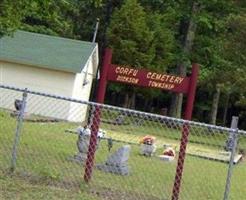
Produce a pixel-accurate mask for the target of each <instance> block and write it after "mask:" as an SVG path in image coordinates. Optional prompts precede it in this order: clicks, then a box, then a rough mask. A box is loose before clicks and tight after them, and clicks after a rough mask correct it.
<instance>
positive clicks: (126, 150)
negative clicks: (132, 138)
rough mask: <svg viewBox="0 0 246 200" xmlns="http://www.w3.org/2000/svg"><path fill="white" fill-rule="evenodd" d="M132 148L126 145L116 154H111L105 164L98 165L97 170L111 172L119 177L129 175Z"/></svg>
mask: <svg viewBox="0 0 246 200" xmlns="http://www.w3.org/2000/svg"><path fill="white" fill-rule="evenodd" d="M130 151H131V147H130V146H129V145H125V146H123V147H120V148H119V149H118V150H117V151H116V152H115V153H113V154H111V155H110V156H109V157H108V158H107V160H106V162H105V164H100V165H97V168H98V169H100V170H103V171H105V172H110V173H114V174H119V175H123V176H124V175H128V174H129V167H128V159H129V156H130Z"/></svg>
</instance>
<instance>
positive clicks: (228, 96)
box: [223, 93, 230, 126]
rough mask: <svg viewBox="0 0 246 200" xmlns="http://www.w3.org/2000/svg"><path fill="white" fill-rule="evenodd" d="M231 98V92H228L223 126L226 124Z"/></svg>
mask: <svg viewBox="0 0 246 200" xmlns="http://www.w3.org/2000/svg"><path fill="white" fill-rule="evenodd" d="M229 100H230V93H228V94H226V99H225V108H224V113H223V126H225V125H226V117H227V111H228V107H229Z"/></svg>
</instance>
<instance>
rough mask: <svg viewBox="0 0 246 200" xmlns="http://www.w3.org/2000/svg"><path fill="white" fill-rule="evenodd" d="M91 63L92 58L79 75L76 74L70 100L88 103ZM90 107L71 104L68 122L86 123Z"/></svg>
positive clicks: (90, 84)
mask: <svg viewBox="0 0 246 200" xmlns="http://www.w3.org/2000/svg"><path fill="white" fill-rule="evenodd" d="M92 72H93V62H92V57H90V59H89V60H88V62H87V64H86V66H85V67H84V69H83V71H82V72H81V73H78V74H76V77H75V80H74V86H73V94H72V98H75V99H79V100H83V101H89V98H90V93H91V87H92V81H93V74H92ZM89 109H90V106H88V105H87V104H78V103H71V106H70V111H69V118H68V119H69V120H70V121H78V120H79V121H81V122H82V123H84V122H86V121H87V117H88V112H89Z"/></svg>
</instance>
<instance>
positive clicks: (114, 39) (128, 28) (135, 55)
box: [107, 0, 154, 107]
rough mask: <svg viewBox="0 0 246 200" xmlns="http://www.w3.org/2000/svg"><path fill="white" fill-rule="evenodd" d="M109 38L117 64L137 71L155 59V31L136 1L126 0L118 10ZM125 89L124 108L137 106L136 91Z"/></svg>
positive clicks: (108, 33) (115, 12)
mask: <svg viewBox="0 0 246 200" xmlns="http://www.w3.org/2000/svg"><path fill="white" fill-rule="evenodd" d="M107 38H108V43H109V46H110V47H111V48H113V50H114V56H113V62H114V63H118V64H121V65H131V66H134V67H136V68H139V67H143V66H150V65H151V62H152V60H153V58H154V49H153V46H152V41H153V32H151V31H150V29H149V27H148V26H147V23H146V13H145V12H144V10H143V7H142V6H141V5H140V4H139V3H137V1H136V0H126V1H125V3H124V4H123V5H122V7H121V8H120V9H116V10H115V11H114V13H113V15H112V18H111V22H110V25H109V29H108V31H107ZM121 88H125V92H126V95H125V103H124V106H125V107H131V106H134V99H135V90H134V89H132V87H123V86H121ZM130 104H131V105H130Z"/></svg>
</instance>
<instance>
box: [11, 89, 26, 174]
mask: <svg viewBox="0 0 246 200" xmlns="http://www.w3.org/2000/svg"><path fill="white" fill-rule="evenodd" d="M26 99H27V88H26V89H25V91H24V92H23V95H22V104H21V109H20V111H19V113H18V117H17V126H16V130H15V139H14V144H13V148H12V159H11V166H10V171H11V172H14V171H15V168H16V159H17V148H18V144H19V140H20V133H21V128H22V122H23V118H24V112H25V107H26Z"/></svg>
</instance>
